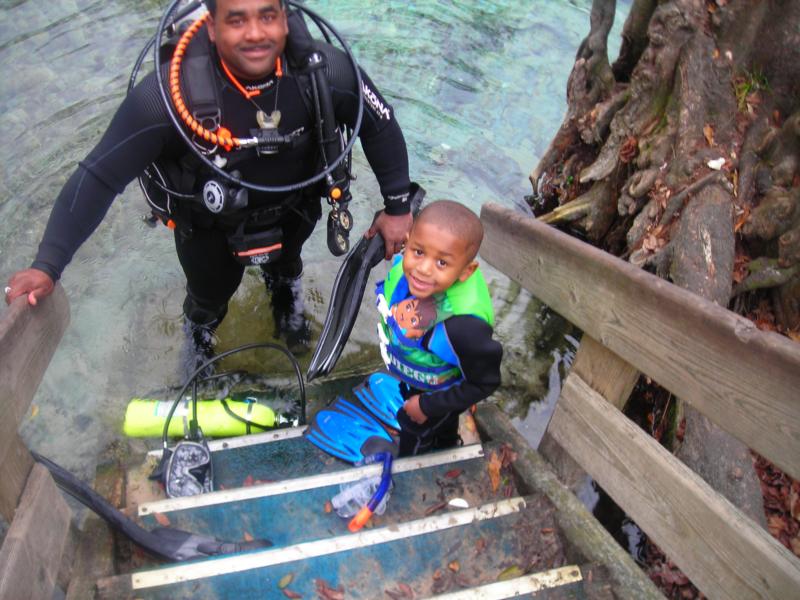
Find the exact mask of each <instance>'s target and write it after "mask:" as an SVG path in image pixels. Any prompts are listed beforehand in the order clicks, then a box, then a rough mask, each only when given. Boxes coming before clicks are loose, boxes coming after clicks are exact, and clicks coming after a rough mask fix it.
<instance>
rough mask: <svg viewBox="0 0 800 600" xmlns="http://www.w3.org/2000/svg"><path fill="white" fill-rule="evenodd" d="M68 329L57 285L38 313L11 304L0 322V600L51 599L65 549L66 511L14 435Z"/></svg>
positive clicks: (23, 304)
mask: <svg viewBox="0 0 800 600" xmlns="http://www.w3.org/2000/svg"><path fill="white" fill-rule="evenodd" d="M68 323H69V303H68V301H67V297H66V295H65V294H64V290H63V288H62V287H61V286H60V285H57V286H56V288H55V290H54V292H53V293H52V294H51V295H50V296H48V297H47V298H45V299H43V300H41V301H40V302H39V304H38V306H35V307H31V306H28V304H27V301H26V299H25V298H24V297H22V298H17V299H16V300H15V301H14V302H13V303H12V304H11V306H9V307H8V308H7V309H5V311H3V313H2V315H0V414H2V415H3V416H2V418H0V514H2V515H3V516H4V517H5V518H6V520H8V521H9V523H10V524H11V525H10V527H9V530H8V533H7V534H6V537H5V540H4V541H3V546H2V548H1V549H0V598H34V599H39V598H41V599H43V600H49V599H50V598H52V596H53V590H54V588H55V586H56V579H57V577H58V573H59V570H60V569H61V563H62V557H63V555H64V553H65V550H67V548H68V544H69V542H70V522H71V511H70V509H69V506H68V505H67V503H66V502H65V500H64V497H63V496H62V495H61V493H60V492H59V490H58V488H57V487H56V484H55V482H54V481H53V478H52V477H51V476H50V473H49V471H47V469H46V468H44V467H42V466H41V465H34V462H33V458H32V457H31V454H30V451H29V450H28V449H27V447H26V446H25V444H24V443H23V442H22V440H21V439H20V437H19V433H18V431H17V430H18V428H19V424H20V421H21V420H22V418H23V417H24V415H25V414H26V413H27V411H28V409H29V407H30V404H31V401H32V400H33V396H34V394H35V393H36V389H37V388H38V387H39V383H40V382H41V380H42V377H43V376H44V372H45V370H46V369H47V366H48V364H50V359H51V358H52V357H53V354H54V353H55V350H56V347H57V346H58V342H59V341H60V340H61V336H62V335H63V334H64V331H65V330H66V328H67V324H68Z"/></svg>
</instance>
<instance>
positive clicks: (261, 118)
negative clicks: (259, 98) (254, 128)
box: [256, 110, 271, 129]
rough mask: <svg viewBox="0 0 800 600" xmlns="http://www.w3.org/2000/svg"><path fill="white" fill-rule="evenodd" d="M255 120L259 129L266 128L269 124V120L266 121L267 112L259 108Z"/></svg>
mask: <svg viewBox="0 0 800 600" xmlns="http://www.w3.org/2000/svg"><path fill="white" fill-rule="evenodd" d="M256 122H257V123H258V126H259V127H260V128H261V129H267V128H268V126H269V125H270V124H271V121H267V113H265V112H264V111H263V110H259V111H258V112H257V113H256Z"/></svg>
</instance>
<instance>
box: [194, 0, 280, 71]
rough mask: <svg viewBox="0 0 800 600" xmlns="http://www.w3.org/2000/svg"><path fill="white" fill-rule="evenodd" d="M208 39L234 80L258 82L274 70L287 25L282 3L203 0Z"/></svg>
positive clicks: (244, 0)
mask: <svg viewBox="0 0 800 600" xmlns="http://www.w3.org/2000/svg"><path fill="white" fill-rule="evenodd" d="M206 7H207V8H208V11H209V12H210V13H211V18H209V20H208V37H209V38H210V39H211V41H212V42H213V43H214V44H215V45H216V47H217V52H218V53H219V55H220V58H222V60H223V61H224V62H225V64H226V65H228V68H229V69H230V70H231V72H233V74H234V75H236V76H237V77H241V78H243V79H261V78H263V77H266V76H267V75H269V74H270V73H272V72H273V71H274V70H275V61H276V60H277V59H278V57H279V56H280V55H281V53H282V52H283V49H284V48H285V47H286V36H287V35H288V34H289V25H288V23H287V20H286V9H285V7H284V6H283V2H282V0H207V1H206Z"/></svg>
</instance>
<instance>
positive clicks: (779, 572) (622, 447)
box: [548, 374, 800, 599]
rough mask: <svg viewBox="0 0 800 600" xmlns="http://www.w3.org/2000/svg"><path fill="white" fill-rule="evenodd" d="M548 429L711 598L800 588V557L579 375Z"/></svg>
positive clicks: (785, 593) (784, 594) (567, 386)
mask: <svg viewBox="0 0 800 600" xmlns="http://www.w3.org/2000/svg"><path fill="white" fill-rule="evenodd" d="M548 431H549V432H550V433H551V435H552V436H553V437H554V439H555V440H556V441H557V442H558V443H559V444H561V446H562V447H566V448H568V449H569V451H570V453H571V454H572V456H573V458H575V459H576V460H577V461H578V462H579V463H580V464H581V465H582V466H583V467H584V468H585V469H586V470H587V471H588V472H589V474H590V475H591V476H592V477H593V478H594V479H595V481H597V482H598V483H599V484H600V485H601V486H602V487H603V489H604V490H605V491H606V492H607V493H608V494H609V495H610V496H611V497H612V498H613V499H614V501H615V502H616V503H617V504H618V505H619V506H620V507H621V508H622V509H623V510H624V511H625V512H626V513H627V514H628V515H629V516H630V517H631V518H632V519H633V520H634V521H635V522H636V523H637V525H639V527H641V528H642V530H643V531H645V532H646V533H647V534H648V535H649V536H651V537H652V539H653V540H654V541H655V542H656V543H657V544H658V545H659V547H660V548H661V549H662V550H664V552H666V553H667V555H668V556H669V557H670V558H671V559H672V560H673V561H674V562H675V563H676V564H677V565H678V566H679V567H680V568H681V569H682V570H683V571H684V573H686V574H687V576H688V577H689V578H690V579H691V580H692V582H693V583H695V585H697V587H698V588H700V590H701V591H703V592H704V593H705V594H707V595H709V596H710V597H730V598H776V599H778V598H788V597H791V595H792V594H793V593H794V592H796V591H797V590H798V589H800V559H798V558H797V557H795V556H793V555H792V554H791V552H789V550H787V549H786V548H784V547H783V546H782V545H781V544H780V543H779V542H778V541H777V540H775V539H774V538H773V537H772V536H771V535H770V534H769V533H768V532H767V531H765V530H764V529H762V528H761V527H759V526H758V525H757V524H756V523H754V522H753V521H752V520H751V519H749V518H748V517H747V516H746V515H744V514H743V513H742V512H741V511H740V510H739V509H737V508H736V507H735V506H734V505H733V504H731V503H730V502H729V501H728V500H727V499H725V498H724V497H723V496H722V495H721V494H718V493H717V492H715V491H714V490H713V489H712V488H711V487H710V486H709V485H708V484H707V483H706V482H705V481H703V479H702V478H701V477H700V476H698V475H697V474H696V473H694V472H693V471H692V470H691V469H689V468H688V467H687V466H686V465H684V464H683V463H682V462H680V461H679V460H678V459H677V458H675V457H674V456H673V455H672V454H670V453H669V452H668V451H667V450H665V449H664V448H663V447H662V446H661V445H660V444H659V443H658V442H657V441H656V440H654V439H653V438H652V437H650V436H649V435H647V434H646V433H645V432H643V431H642V430H641V429H640V428H639V427H638V426H637V425H635V424H634V423H632V422H631V421H630V420H629V419H628V418H627V417H625V416H624V415H623V414H622V413H620V412H619V411H618V410H617V409H615V408H614V407H613V406H611V405H609V404H608V402H606V401H605V399H604V398H603V397H602V396H600V395H599V394H598V393H597V392H595V391H594V390H593V389H592V388H591V387H589V385H588V384H587V383H586V382H585V381H583V380H582V379H581V378H580V377H579V376H577V375H575V374H570V375H569V376H568V377H567V380H566V381H565V383H564V387H563V388H562V392H561V397H560V399H559V402H558V404H557V406H556V412H555V413H554V415H553V418H552V420H551V421H550V426H549V429H548ZM595 432H596V433H595ZM615 457H616V462H615V460H614V459H615ZM617 463H618V464H619V465H621V466H618V465H617ZM648 486H649V488H652V489H649V491H650V492H651V493H649V494H645V493H644V492H643V491H642V490H643V488H647V487H648ZM723 534H724V535H726V536H727V537H726V539H725V540H722V539H721V536H722V535H723ZM792 590H794V592H793V591H792Z"/></svg>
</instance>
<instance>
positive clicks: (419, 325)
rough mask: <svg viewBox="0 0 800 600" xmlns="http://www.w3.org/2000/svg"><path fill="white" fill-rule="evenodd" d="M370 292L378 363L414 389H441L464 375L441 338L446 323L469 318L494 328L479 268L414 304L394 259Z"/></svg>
mask: <svg viewBox="0 0 800 600" xmlns="http://www.w3.org/2000/svg"><path fill="white" fill-rule="evenodd" d="M375 293H376V296H377V304H378V311H379V312H380V314H381V321H380V322H379V324H378V335H379V337H380V343H381V355H382V356H383V360H384V362H385V363H386V366H387V367H388V368H389V371H391V372H392V373H393V374H395V375H397V376H398V377H399V378H400V379H402V380H403V381H405V382H406V383H407V384H408V385H410V386H412V387H415V388H418V389H422V390H426V391H435V390H442V389H445V388H448V387H450V386H451V385H453V384H454V383H457V382H459V381H461V380H462V379H463V377H464V376H463V373H462V372H461V369H460V368H459V361H458V356H457V355H456V354H455V352H454V351H453V348H452V345H451V344H450V340H449V339H448V337H447V331H446V329H445V326H444V321H445V320H446V319H448V318H450V317H453V316H457V315H471V316H473V317H476V318H478V319H482V320H483V321H485V322H486V323H488V324H489V325H492V326H494V312H493V310H492V299H491V297H490V296H489V288H488V287H487V285H486V280H485V279H484V278H483V273H481V271H480V269H476V270H475V272H474V273H473V274H472V275H470V277H469V278H468V279H467V280H466V281H456V282H455V283H454V284H453V285H452V286H450V287H449V288H448V289H447V290H446V291H445V292H443V293H439V294H434V295H432V296H430V297H428V298H424V299H423V300H419V299H417V298H416V297H415V296H413V295H411V293H410V292H409V289H408V281H407V280H406V277H405V275H404V274H403V264H402V256H401V255H397V256H395V258H394V263H393V265H392V268H391V269H390V271H389V274H388V275H387V277H386V280H385V281H381V282H380V283H378V284H377V286H376V290H375ZM423 341H424V343H423Z"/></svg>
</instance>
